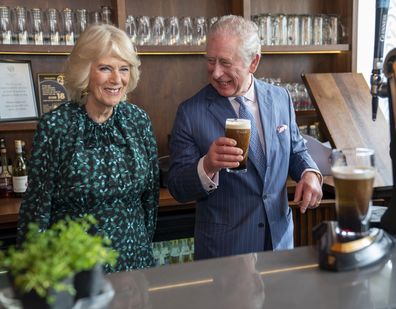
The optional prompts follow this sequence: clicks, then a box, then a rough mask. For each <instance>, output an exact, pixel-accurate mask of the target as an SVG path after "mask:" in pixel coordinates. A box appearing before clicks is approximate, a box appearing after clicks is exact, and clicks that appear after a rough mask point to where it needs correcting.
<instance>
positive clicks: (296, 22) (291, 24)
mask: <svg viewBox="0 0 396 309" xmlns="http://www.w3.org/2000/svg"><path fill="white" fill-rule="evenodd" d="M287 44H288V45H300V16H299V15H288V16H287Z"/></svg>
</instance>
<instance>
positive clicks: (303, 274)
mask: <svg viewBox="0 0 396 309" xmlns="http://www.w3.org/2000/svg"><path fill="white" fill-rule="evenodd" d="M317 263H318V258H317V249H316V247H313V246H310V247H300V248H297V249H293V250H287V251H278V252H263V253H258V254H255V253H253V254H247V255H240V256H233V257H227V258H220V259H211V260H205V261H197V262H191V263H187V264H179V265H168V266H162V267H158V268H152V269H146V270H140V271H132V272H123V273H115V274H110V275H107V279H108V280H109V281H110V282H111V283H112V285H113V288H114V290H115V296H114V298H113V300H112V302H111V304H110V306H109V308H117V309H118V308H120V309H121V308H122V309H126V308H153V309H155V308H161V309H178V308H189V309H194V308H197V309H198V308H199V309H203V308H216V309H222V308H224V309H225V308H227V309H231V308H235V309H248V308H252V309H253V308H271V309H272V308H276V309H282V308H285V309H291V308H293V309H296V308H304V309H307V308H323V309H326V308H329V309H334V308H343V309H348V308H351V309H352V308H353V309H355V308H359V309H364V308H370V309H373V308H378V309H379V308H396V249H393V252H392V254H391V258H390V259H389V260H387V261H383V262H380V263H379V264H378V265H374V266H372V267H368V268H365V269H361V270H356V271H349V272H329V271H324V270H320V269H319V268H318V264H317Z"/></svg>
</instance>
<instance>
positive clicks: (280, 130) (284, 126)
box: [276, 124, 287, 134]
mask: <svg viewBox="0 0 396 309" xmlns="http://www.w3.org/2000/svg"><path fill="white" fill-rule="evenodd" d="M286 129H287V125H286V124H282V125H280V126H278V127H277V128H276V132H277V133H278V134H280V133H282V132H283V131H285V130H286Z"/></svg>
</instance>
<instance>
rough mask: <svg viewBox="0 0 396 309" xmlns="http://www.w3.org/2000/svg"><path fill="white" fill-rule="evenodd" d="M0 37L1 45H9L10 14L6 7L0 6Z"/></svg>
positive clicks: (10, 36) (10, 40)
mask: <svg viewBox="0 0 396 309" xmlns="http://www.w3.org/2000/svg"><path fill="white" fill-rule="evenodd" d="M0 36H1V37H0V42H1V43H2V44H11V42H12V33H11V14H10V9H9V8H8V7H7V6H0Z"/></svg>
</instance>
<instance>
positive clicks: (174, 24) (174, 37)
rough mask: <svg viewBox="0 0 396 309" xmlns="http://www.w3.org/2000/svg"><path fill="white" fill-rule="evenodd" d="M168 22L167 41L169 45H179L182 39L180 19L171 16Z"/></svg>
mask: <svg viewBox="0 0 396 309" xmlns="http://www.w3.org/2000/svg"><path fill="white" fill-rule="evenodd" d="M167 21H168V22H167V26H166V41H167V43H168V45H178V44H179V38H180V28H179V18H177V17H176V16H171V17H169V18H168V19H167Z"/></svg>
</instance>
